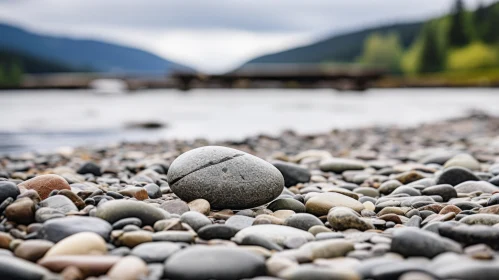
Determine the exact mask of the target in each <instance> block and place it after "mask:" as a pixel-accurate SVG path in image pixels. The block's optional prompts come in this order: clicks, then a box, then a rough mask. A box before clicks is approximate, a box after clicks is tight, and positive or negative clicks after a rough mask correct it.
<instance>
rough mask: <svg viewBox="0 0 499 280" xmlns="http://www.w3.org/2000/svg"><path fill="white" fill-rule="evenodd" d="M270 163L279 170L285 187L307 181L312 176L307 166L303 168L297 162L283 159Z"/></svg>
mask: <svg viewBox="0 0 499 280" xmlns="http://www.w3.org/2000/svg"><path fill="white" fill-rule="evenodd" d="M272 164H273V165H274V166H275V167H276V168H277V169H278V170H279V171H280V172H281V174H282V177H283V178H284V186H285V187H287V188H289V187H292V186H295V185H297V184H299V183H307V182H309V181H310V178H311V177H312V174H311V173H310V171H309V170H308V169H307V168H303V167H301V166H299V165H298V164H294V163H289V162H283V161H275V162H273V163H272Z"/></svg>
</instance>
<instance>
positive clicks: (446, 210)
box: [438, 205, 461, 215]
mask: <svg viewBox="0 0 499 280" xmlns="http://www.w3.org/2000/svg"><path fill="white" fill-rule="evenodd" d="M450 212H454V213H456V215H457V214H459V213H460V212H461V209H460V208H459V207H457V206H455V205H447V206H445V207H444V208H442V210H440V212H439V213H438V214H440V215H444V214H447V213H450Z"/></svg>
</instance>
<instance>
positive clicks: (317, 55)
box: [248, 0, 499, 76]
mask: <svg viewBox="0 0 499 280" xmlns="http://www.w3.org/2000/svg"><path fill="white" fill-rule="evenodd" d="M248 63H360V64H362V65H365V66H371V67H381V68H384V69H386V70H387V71H389V72H391V73H393V74H404V75H407V76H411V75H419V74H423V73H437V72H438V73H448V72H472V71H482V72H483V71H488V70H491V71H496V69H499V3H498V2H496V3H494V4H492V5H489V6H480V7H479V8H478V9H477V10H475V11H466V10H465V9H464V6H463V2H462V1H461V0H456V1H455V3H454V6H453V7H450V10H449V14H448V15H447V16H443V17H440V18H436V19H431V20H428V21H426V22H420V23H408V24H396V25H390V26H382V27H377V28H371V29H367V30H363V31H358V32H353V33H349V34H343V35H339V36H334V37H332V38H329V39H326V40H323V41H320V42H317V43H314V44H311V45H308V46H303V47H299V48H294V49H291V50H287V51H283V52H279V53H275V54H269V55H265V56H262V57H258V58H256V59H253V60H251V61H249V62H248Z"/></svg>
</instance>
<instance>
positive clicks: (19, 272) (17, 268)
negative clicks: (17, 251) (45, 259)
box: [0, 255, 51, 280]
mask: <svg viewBox="0 0 499 280" xmlns="http://www.w3.org/2000/svg"><path fill="white" fill-rule="evenodd" d="M50 275H51V273H50V271H49V270H47V269H46V268H44V267H42V266H39V265H36V264H34V263H32V262H29V261H25V260H23V259H20V258H16V257H10V256H3V255H0V279H2V280H17V279H23V280H42V279H45V278H48V277H50Z"/></svg>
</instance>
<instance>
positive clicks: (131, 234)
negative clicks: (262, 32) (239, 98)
mask: <svg viewBox="0 0 499 280" xmlns="http://www.w3.org/2000/svg"><path fill="white" fill-rule="evenodd" d="M497 131H499V118H496V117H492V116H488V115H485V114H482V113H479V112H475V113H473V114H471V115H469V116H467V117H463V118H455V119H451V120H446V121H440V122H434V123H432V124H422V125H419V126H416V127H411V128H399V127H366V128H357V129H345V130H333V131H330V132H328V133H323V134H315V135H300V134H297V133H294V132H292V131H286V132H283V133H282V134H281V135H280V136H279V137H270V136H266V135H259V136H254V137H250V138H246V139H244V140H241V141H217V142H210V141H207V140H203V139H196V140H189V141H187V140H168V141H161V142H150V143H137V142H135V143H128V142H127V143H119V144H115V145H109V146H105V147H80V148H61V149H59V150H57V151H54V152H53V153H45V154H38V153H25V154H19V155H9V156H0V219H1V221H0V279H2V280H3V279H36V280H42V279H45V280H50V279H65V280H80V279H112V280H114V279H116V280H117V279H130V280H132V279H150V280H156V279H157V280H159V279H171V280H177V279H193V280H197V279H200V280H202V279H207V280H208V279H221V280H225V279H228V280H231V279H255V280H271V279H285V280H294V279H342V280H360V279H374V280H384V279H395V280H398V279H400V280H413V279H423V280H426V279H428V280H432V279H433V280H439V279H462V280H473V279H481V280H489V279H490V280H493V279H497V277H498V275H499V254H498V251H497V250H499V136H498V135H497V134H496V133H497Z"/></svg>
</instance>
